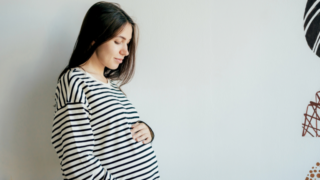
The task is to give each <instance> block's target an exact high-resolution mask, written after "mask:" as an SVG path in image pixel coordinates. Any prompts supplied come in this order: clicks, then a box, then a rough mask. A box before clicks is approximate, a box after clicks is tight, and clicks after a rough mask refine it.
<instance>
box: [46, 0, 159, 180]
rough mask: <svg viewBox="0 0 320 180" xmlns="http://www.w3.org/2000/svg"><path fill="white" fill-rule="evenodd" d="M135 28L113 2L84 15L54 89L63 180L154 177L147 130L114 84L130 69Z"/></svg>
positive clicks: (55, 133)
mask: <svg viewBox="0 0 320 180" xmlns="http://www.w3.org/2000/svg"><path fill="white" fill-rule="evenodd" d="M136 28H137V25H136V24H135V23H134V22H133V21H132V19H131V18H130V17H129V16H128V15H127V14H126V13H125V12H124V11H123V10H122V9H121V8H120V6H119V5H118V4H116V3H108V2H98V3H96V4H94V5H93V6H92V7H91V8H90V9H89V10H88V12H87V13H86V15H85V17H84V20H83V23H82V26H81V29H80V33H79V36H78V39H77V41H76V44H75V46H74V49H73V53H72V55H71V58H70V61H69V64H68V65H67V67H66V68H65V69H64V70H63V71H62V72H61V74H60V76H59V78H58V83H57V88H56V92H55V102H56V104H55V112H54V120H53V125H52V137H51V142H52V145H53V147H54V149H55V151H56V153H57V155H58V158H59V160H60V166H61V170H62V176H63V179H69V180H71V179H73V180H80V179H81V180H84V179H88V180H102V179H104V180H129V179H136V180H138V179H139V180H140V179H141V180H142V179H148V180H149V179H150V180H154V179H160V175H159V170H158V162H157V157H156V155H155V152H154V150H153V148H152V145H151V142H152V140H153V138H154V134H153V131H152V129H151V128H150V127H149V126H148V125H147V124H146V123H144V122H142V121H141V120H140V117H139V114H138V112H137V111H136V109H135V108H134V106H133V105H132V104H131V103H130V101H129V100H128V99H127V97H126V95H125V94H124V93H123V91H122V90H121V88H120V87H121V86H122V85H124V84H126V83H127V82H129V80H130V79H131V78H132V76H133V73H134V68H135V51H136V46H137V31H136ZM116 82H118V83H119V82H121V84H120V85H118V83H116Z"/></svg>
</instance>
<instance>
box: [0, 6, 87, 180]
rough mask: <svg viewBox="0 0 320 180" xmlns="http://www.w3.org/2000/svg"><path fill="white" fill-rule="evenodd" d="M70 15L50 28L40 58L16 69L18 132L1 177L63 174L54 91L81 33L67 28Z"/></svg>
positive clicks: (14, 119) (14, 123)
mask: <svg viewBox="0 0 320 180" xmlns="http://www.w3.org/2000/svg"><path fill="white" fill-rule="evenodd" d="M57 14H59V13H58V12H57ZM66 15H67V11H65V12H63V13H60V15H58V16H57V17H56V18H55V20H54V22H53V23H51V24H50V27H47V28H48V31H47V32H46V34H47V38H46V39H45V40H43V41H42V42H43V49H44V51H42V52H39V54H38V55H39V56H38V57H35V58H36V60H33V62H31V63H30V64H27V65H26V66H17V69H15V71H17V72H19V73H20V74H21V75H22V76H20V77H19V79H14V82H15V83H14V84H13V85H12V89H13V90H14V91H15V92H17V91H19V93H17V94H16V95H15V97H14V99H16V100H17V101H16V102H14V104H12V106H14V107H10V109H12V112H8V113H14V114H13V115H12V123H11V124H12V126H13V127H12V129H14V132H13V136H12V137H10V139H9V140H8V141H9V142H10V148H7V151H8V152H5V153H2V154H1V155H0V159H2V158H7V159H8V161H10V167H9V166H8V167H7V169H4V170H1V171H0V174H1V175H0V179H1V180H9V179H12V180H15V179H24V180H28V179H30V180H31V179H32V180H34V179H46V180H51V179H52V180H53V179H57V178H59V176H60V177H61V170H60V165H59V160H58V157H57V155H56V153H55V152H54V148H53V146H52V145H51V141H50V140H51V128H52V121H53V116H54V107H53V105H54V103H55V101H54V94H55V88H56V85H57V78H58V75H59V74H60V72H61V71H62V70H63V68H64V67H65V66H66V65H67V63H68V61H69V58H70V56H71V52H72V50H73V45H74V43H75V40H76V37H77V35H78V34H77V33H78V30H77V31H74V32H72V35H70V34H68V32H66V29H71V28H70V27H67V28H66V26H68V25H66V24H67V23H68V22H66V20H65V18H64V17H66ZM79 18H82V17H79ZM69 26H70V25H69ZM77 29H79V27H77ZM31 45H32V44H31ZM9 158H10V159H9ZM2 171H4V172H2ZM61 178H62V177H61Z"/></svg>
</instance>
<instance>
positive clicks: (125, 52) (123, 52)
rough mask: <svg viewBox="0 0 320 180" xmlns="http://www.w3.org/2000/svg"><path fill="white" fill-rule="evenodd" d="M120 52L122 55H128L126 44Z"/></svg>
mask: <svg viewBox="0 0 320 180" xmlns="http://www.w3.org/2000/svg"><path fill="white" fill-rule="evenodd" d="M120 54H121V55H123V56H128V55H129V51H128V46H125V47H124V48H122V49H121V51H120Z"/></svg>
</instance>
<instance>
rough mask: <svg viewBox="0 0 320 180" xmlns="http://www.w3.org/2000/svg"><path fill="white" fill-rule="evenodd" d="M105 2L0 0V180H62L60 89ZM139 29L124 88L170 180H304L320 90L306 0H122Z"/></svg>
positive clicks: (313, 152) (314, 152)
mask: <svg viewBox="0 0 320 180" xmlns="http://www.w3.org/2000/svg"><path fill="white" fill-rule="evenodd" d="M95 2H96V1H91V0H68V1H63V0H56V1H20V2H17V1H8V0H7V1H1V2H0V27H1V28H0V62H1V64H0V77H1V78H0V83H1V88H0V99H1V101H0V115H1V118H0V121H1V126H0V132H1V136H0V143H1V145H0V152H1V153H0V180H9V179H10V178H12V180H18V179H19V180H22V179H23V180H38V179H39V180H40V179H41V180H42V179H46V180H56V179H62V177H61V172H60V166H59V161H58V158H57V156H56V154H55V152H54V149H53V147H52V146H51V143H50V137H51V125H52V120H53V111H54V109H53V104H54V91H55V88H56V80H57V77H58V75H59V73H60V72H61V71H62V69H63V68H64V67H65V66H66V65H67V62H68V60H69V57H70V55H71V52H72V49H73V46H74V43H75V41H76V37H77V35H78V33H79V30H80V26H81V23H82V20H83V17H84V15H85V13H86V11H87V10H88V9H89V7H90V6H91V5H92V4H94V3H95ZM116 2H118V3H119V4H120V5H121V6H122V8H123V9H124V10H125V11H126V12H127V13H128V14H129V15H131V16H132V17H133V19H134V20H135V21H136V22H137V23H138V25H139V29H140V43H139V47H138V57H137V58H138V59H137V69H136V74H135V76H134V79H133V80H132V81H131V82H130V83H129V84H128V85H126V86H124V87H123V89H124V91H125V92H126V93H127V95H128V98H129V100H130V101H131V102H132V103H133V104H134V105H135V107H136V108H137V110H138V112H139V114H140V116H141V118H142V120H144V121H146V122H147V123H148V124H149V125H150V126H151V127H152V129H153V130H154V132H155V140H154V142H153V146H154V150H155V152H156V154H157V158H158V163H159V169H160V175H161V179H163V180H177V179H184V180H189V179H190V180H191V179H228V180H229V179H230V180H231V179H232V180H235V179H239V180H242V179H243V180H244V179H245V180H251V179H252V180H253V179H254V180H255V179H259V180H270V179H272V180H278V179H279V180H280V179H281V180H283V179H294V180H295V179H305V177H306V175H307V174H308V171H309V170H310V168H311V167H312V166H315V163H316V162H318V161H320V154H319V150H320V143H319V139H316V138H303V137H301V134H302V128H301V123H302V121H303V120H304V116H303V114H304V113H305V110H306V107H307V105H308V104H309V101H314V100H315V99H314V94H315V93H316V92H317V91H318V90H320V83H319V81H320V70H319V67H320V59H319V58H318V57H317V56H316V55H315V54H313V52H312V51H311V50H310V49H309V48H308V46H307V43H306V41H305V38H304V32H303V13H304V9H305V4H306V1H297V0H295V1H292V0H291V1H289V0H282V1H278V0H268V1H262V0H241V1H239V0H230V1H209V0H207V1H204V0H202V1H200V0H198V1H185V0H175V1H169V0H161V1H154V0H153V1H152V0H134V1H125V0H123V1H116Z"/></svg>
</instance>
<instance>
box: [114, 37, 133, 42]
mask: <svg viewBox="0 0 320 180" xmlns="http://www.w3.org/2000/svg"><path fill="white" fill-rule="evenodd" d="M117 37H121V38H122V39H124V40H126V38H125V37H123V36H117ZM130 40H131V39H130ZM130 40H129V41H130Z"/></svg>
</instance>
